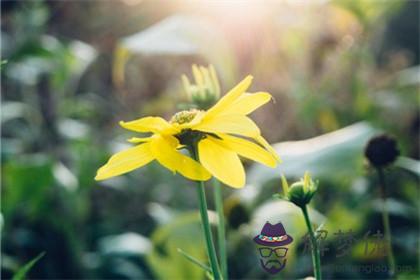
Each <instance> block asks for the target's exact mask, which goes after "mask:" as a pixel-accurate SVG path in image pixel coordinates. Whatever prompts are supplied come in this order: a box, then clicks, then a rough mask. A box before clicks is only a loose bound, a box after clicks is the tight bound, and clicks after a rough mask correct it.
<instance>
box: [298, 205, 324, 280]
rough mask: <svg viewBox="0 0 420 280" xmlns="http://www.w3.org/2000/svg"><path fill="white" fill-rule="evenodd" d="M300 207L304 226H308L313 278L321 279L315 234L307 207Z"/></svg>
mask: <svg viewBox="0 0 420 280" xmlns="http://www.w3.org/2000/svg"><path fill="white" fill-rule="evenodd" d="M301 209H302V212H303V216H304V217H305V223H306V227H307V228H308V232H309V237H310V239H311V245H312V246H311V251H312V263H313V266H314V273H315V279H316V280H321V258H320V255H319V248H318V243H317V241H316V238H315V234H314V231H313V229H312V225H311V221H310V219H309V215H308V208H307V206H306V204H305V205H304V206H303V207H301Z"/></svg>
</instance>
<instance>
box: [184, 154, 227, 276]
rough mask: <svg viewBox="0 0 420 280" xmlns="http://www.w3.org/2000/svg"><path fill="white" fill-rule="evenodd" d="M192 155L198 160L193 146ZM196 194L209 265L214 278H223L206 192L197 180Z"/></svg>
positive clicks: (202, 184) (201, 182) (201, 183)
mask: <svg viewBox="0 0 420 280" xmlns="http://www.w3.org/2000/svg"><path fill="white" fill-rule="evenodd" d="M190 152H191V154H192V156H193V157H194V159H195V160H197V161H198V151H197V147H196V146H194V147H192V148H191V150H190ZM197 184H198V186H197V194H198V201H199V204H200V216H201V224H202V225H203V232H204V239H205V241H206V248H207V255H208V258H209V261H210V267H211V271H212V274H213V279H214V280H219V279H223V278H222V276H221V274H220V269H219V264H218V261H217V256H216V249H215V248H214V242H213V237H212V234H211V228H210V222H209V216H208V213H207V200H206V192H205V189H204V182H203V181H197Z"/></svg>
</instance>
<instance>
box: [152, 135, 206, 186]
mask: <svg viewBox="0 0 420 280" xmlns="http://www.w3.org/2000/svg"><path fill="white" fill-rule="evenodd" d="M150 144H151V150H152V153H153V155H154V156H155V157H156V159H157V160H158V161H159V163H160V164H162V165H163V166H165V167H166V168H168V169H169V170H171V171H173V172H179V173H180V174H182V175H183V176H185V177H187V178H188V179H191V180H197V181H205V180H208V179H210V177H211V174H210V173H209V172H208V171H207V170H206V169H205V168H204V167H203V166H202V165H201V164H200V163H199V162H197V161H195V160H193V159H192V158H190V157H188V156H186V155H183V154H182V153H180V152H179V151H177V150H176V148H177V147H178V145H179V141H178V140H177V139H176V138H175V137H173V136H161V135H156V136H154V137H153V140H152V141H151V142H150Z"/></svg>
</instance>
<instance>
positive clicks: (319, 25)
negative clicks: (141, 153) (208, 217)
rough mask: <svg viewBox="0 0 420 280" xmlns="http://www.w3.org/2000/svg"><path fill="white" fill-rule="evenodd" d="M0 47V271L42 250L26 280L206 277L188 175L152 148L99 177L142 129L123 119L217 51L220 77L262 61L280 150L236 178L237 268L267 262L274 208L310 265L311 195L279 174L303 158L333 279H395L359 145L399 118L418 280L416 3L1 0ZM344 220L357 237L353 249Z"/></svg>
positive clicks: (405, 261)
mask: <svg viewBox="0 0 420 280" xmlns="http://www.w3.org/2000/svg"><path fill="white" fill-rule="evenodd" d="M1 56H2V58H1V59H2V62H1V81H2V82H1V91H2V95H1V126H2V131H1V173H2V189H1V195H2V200H1V215H2V216H1V241H2V246H1V247H2V248H1V249H2V252H1V254H2V262H1V277H2V278H3V279H7V278H11V277H12V276H13V275H14V274H15V273H16V271H17V270H18V269H19V268H21V267H22V266H23V265H24V264H25V263H27V262H28V261H30V260H32V259H33V258H35V257H36V256H37V255H39V254H40V253H42V252H45V255H44V256H43V257H42V258H41V259H40V260H39V261H38V262H37V263H36V264H35V265H34V266H33V267H32V269H31V270H30V272H29V273H28V275H27V276H28V277H29V278H38V279H44V278H73V279H78V278H101V279H110V278H112V279H150V278H151V279H204V278H205V275H204V273H203V271H202V270H200V268H198V267H196V266H195V265H194V264H192V263H191V262H189V261H188V260H186V259H185V258H184V257H183V256H181V255H180V254H179V253H178V252H177V248H182V250H184V251H186V252H188V253H189V254H191V255H193V256H195V257H196V258H198V259H202V260H205V256H206V255H205V251H204V245H203V240H202V239H201V235H202V234H201V231H200V230H201V229H200V224H199V216H198V214H197V210H196V209H197V200H196V194H195V189H194V187H195V186H194V185H193V184H192V183H191V182H188V181H187V180H185V179H184V178H182V177H180V176H173V175H172V174H171V173H170V172H169V171H168V170H166V169H164V168H162V167H161V166H159V165H158V164H155V163H153V164H150V165H148V166H146V167H144V168H142V169H139V170H136V171H134V172H131V173H130V174H127V175H124V176H120V177H117V178H115V179H112V180H107V181H103V182H95V181H94V179H93V178H94V176H95V173H96V170H97V169H98V168H99V167H100V166H101V165H102V164H104V163H105V162H106V160H107V159H108V157H109V156H110V155H111V154H113V153H114V152H116V151H119V150H121V149H124V148H125V147H129V145H127V143H126V141H125V140H126V139H127V138H129V137H131V136H135V135H133V134H132V133H130V132H128V131H126V130H123V129H122V128H121V127H119V125H118V121H120V120H126V121H127V120H132V119H136V118H139V117H142V116H146V115H157V116H163V117H165V118H170V117H171V116H172V115H173V113H175V112H176V111H177V110H178V109H179V108H178V107H179V105H180V104H183V103H185V102H186V100H187V96H186V94H185V92H184V90H183V87H182V83H181V79H180V76H181V75H182V74H187V76H189V77H190V78H191V77H192V75H191V64H193V63H196V64H201V65H208V64H212V65H214V67H215V68H216V71H217V72H218V75H219V79H220V82H221V85H222V92H226V91H227V90H229V89H230V88H231V87H233V86H234V85H235V84H236V83H237V82H239V81H240V80H241V79H242V78H243V77H245V76H246V75H247V74H252V75H253V76H254V77H255V78H254V84H253V86H252V88H251V92H252V91H261V90H263V91H268V92H270V93H271V94H272V95H273V97H274V99H275V102H272V103H270V104H268V105H265V106H264V107H263V108H262V109H260V110H258V111H256V112H255V113H254V114H253V115H252V117H253V119H254V120H255V121H256V123H257V124H258V125H259V126H260V128H261V130H262V133H263V135H264V136H265V137H266V138H267V139H268V140H269V142H270V143H273V144H274V143H277V144H275V147H276V148H277V149H278V152H279V154H280V156H281V157H282V158H283V163H282V164H281V165H280V166H279V167H278V168H277V169H269V168H265V167H264V166H261V165H259V164H255V163H251V162H245V164H246V168H247V176H248V178H247V184H248V185H247V186H246V187H245V188H244V189H242V190H233V189H230V188H227V187H225V188H224V189H223V193H224V198H225V199H224V207H225V214H226V217H227V222H228V225H227V226H228V228H227V245H228V257H229V275H230V278H233V279H266V278H270V277H271V276H270V275H269V274H267V273H265V272H264V271H263V270H262V269H261V268H260V266H259V260H258V252H257V251H256V247H255V245H254V243H253V241H252V238H253V237H254V236H255V235H256V234H258V233H259V231H260V229H261V227H262V225H263V224H264V223H265V222H266V221H270V222H272V223H277V222H282V223H283V224H284V225H285V228H286V230H287V232H288V233H289V234H291V235H292V236H293V237H294V239H295V242H294V243H293V244H292V245H291V249H289V254H288V262H287V267H286V268H285V270H284V271H282V272H281V273H280V274H279V275H280V277H282V278H285V279H287V278H304V277H306V276H310V275H312V266H311V256H310V253H309V252H308V251H306V252H305V250H304V247H305V244H304V241H303V236H304V235H305V233H306V230H305V225H304V221H303V217H302V216H301V214H300V212H299V209H298V208H297V207H295V206H294V205H292V204H290V203H287V202H285V201H281V200H275V199H273V198H272V195H273V194H274V193H276V192H280V191H281V184H280V174H281V173H284V174H285V175H286V177H287V178H288V179H289V181H292V180H296V179H298V178H300V177H302V176H303V173H304V171H305V170H308V171H310V172H311V174H312V176H313V177H314V178H315V179H318V180H319V181H320V186H319V191H318V193H317V195H316V196H315V198H314V200H313V201H312V204H311V206H312V209H311V214H312V215H313V220H314V222H315V223H316V224H318V225H320V224H323V227H322V229H323V230H326V231H328V236H327V237H326V239H325V242H324V243H325V247H326V248H328V249H329V250H326V251H325V254H324V256H323V257H322V259H321V261H322V264H323V271H324V272H323V273H324V276H325V278H329V279H331V278H334V279H355V278H364V279H366V278H369V279H384V278H387V273H386V271H385V272H384V271H383V270H381V269H379V270H378V269H377V270H376V271H374V270H373V269H371V270H369V269H367V267H372V266H374V267H378V266H379V267H381V266H383V265H386V258H385V257H384V256H381V255H380V254H375V253H372V254H370V253H366V251H365V245H366V238H370V237H371V236H370V235H372V234H373V233H376V231H377V230H379V231H382V232H383V227H382V223H381V212H380V211H381V200H380V199H379V198H380V197H379V190H378V180H377V179H376V177H375V173H374V172H373V171H372V170H371V169H369V168H368V167H367V165H366V161H365V159H364V157H363V149H364V146H365V144H366V142H367V141H368V140H369V138H370V137H372V136H373V135H375V134H377V133H380V132H387V133H389V134H391V135H394V136H395V137H396V139H397V141H398V145H399V148H400V151H401V157H400V158H399V159H398V161H397V162H396V163H395V165H394V166H392V167H390V168H388V169H387V171H386V176H387V179H388V195H389V197H390V199H389V200H388V204H387V206H388V208H389V212H390V219H391V227H392V240H393V247H394V251H395V254H396V261H397V264H398V265H399V266H398V267H397V271H398V278H400V279H418V277H419V262H420V259H419V209H420V208H419V199H418V198H419V189H418V186H419V185H418V183H419V175H420V167H419V166H420V164H419V125H420V118H419V102H418V101H419V100H418V97H419V96H418V90H419V84H420V73H419V72H420V68H419V2H418V1H367V0H366V1H362V0H357V1H356V0H342V1H325V0H324V1H321V0H320V1H217V2H210V1H204V0H203V1H200V0H197V1H180V0H175V1H148V0H113V1H111V0H108V1H1ZM207 191H208V198H209V206H210V208H211V209H214V204H213V201H212V189H211V186H210V185H209V186H208V188H207ZM339 230H341V231H343V232H349V231H350V230H351V231H352V232H353V235H354V239H355V240H354V242H353V243H352V244H351V246H350V247H351V248H350V250H349V252H348V253H347V254H346V255H345V256H342V257H337V254H338V248H339V246H340V239H339V236H338V235H336V234H334V233H336V232H338V231H339ZM369 232H370V235H369V234H367V233H369ZM338 255H339V254H338Z"/></svg>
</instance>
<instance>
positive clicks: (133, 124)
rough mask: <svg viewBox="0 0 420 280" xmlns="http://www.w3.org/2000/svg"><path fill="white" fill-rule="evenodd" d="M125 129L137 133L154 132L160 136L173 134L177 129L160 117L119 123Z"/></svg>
mask: <svg viewBox="0 0 420 280" xmlns="http://www.w3.org/2000/svg"><path fill="white" fill-rule="evenodd" d="M120 125H121V126H122V127H124V128H126V129H129V130H133V131H137V132H154V133H161V134H175V133H177V129H176V128H175V127H173V126H172V125H171V124H170V123H168V122H167V121H166V120H164V119H162V118H160V117H145V118H141V119H138V120H135V121H130V122H123V121H121V122H120Z"/></svg>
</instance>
